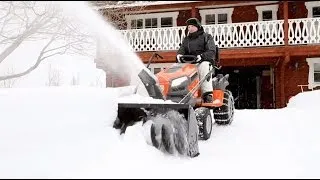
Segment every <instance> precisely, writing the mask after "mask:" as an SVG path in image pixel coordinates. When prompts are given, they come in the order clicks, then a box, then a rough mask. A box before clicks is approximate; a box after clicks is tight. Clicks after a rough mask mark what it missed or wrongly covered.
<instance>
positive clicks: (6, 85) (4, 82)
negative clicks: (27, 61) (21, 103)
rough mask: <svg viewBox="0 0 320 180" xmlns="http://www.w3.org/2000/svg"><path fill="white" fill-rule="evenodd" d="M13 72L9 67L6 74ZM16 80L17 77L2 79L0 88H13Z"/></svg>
mask: <svg viewBox="0 0 320 180" xmlns="http://www.w3.org/2000/svg"><path fill="white" fill-rule="evenodd" d="M14 73H15V70H14V68H13V67H12V68H9V69H8V70H7V72H6V74H7V75H12V74H14ZM17 80H18V79H17V78H13V79H6V80H2V81H0V88H13V86H14V85H15V84H16V82H17Z"/></svg>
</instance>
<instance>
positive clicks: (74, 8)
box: [56, 1, 146, 85]
mask: <svg viewBox="0 0 320 180" xmlns="http://www.w3.org/2000/svg"><path fill="white" fill-rule="evenodd" d="M56 3H57V5H58V6H59V7H61V8H62V9H63V13H64V15H66V16H71V17H72V18H73V19H75V20H76V21H78V22H80V23H82V24H83V25H84V26H85V28H86V29H88V30H89V32H90V33H91V34H92V36H93V37H94V38H95V39H96V42H97V54H98V56H97V57H96V58H98V59H99V61H101V62H102V63H103V64H104V67H106V68H108V69H107V70H109V71H111V72H112V73H113V74H118V75H120V77H124V78H127V79H126V80H128V82H130V84H131V85H138V84H139V83H141V81H140V79H139V77H138V74H139V72H140V71H141V70H142V69H146V67H145V66H144V64H143V62H142V61H141V59H140V58H139V57H138V56H137V55H136V54H135V53H134V52H133V51H132V50H131V47H130V46H129V44H128V43H127V42H126V41H125V39H124V38H123V36H122V35H121V33H120V32H119V30H117V29H116V28H114V27H113V26H112V25H111V24H110V23H108V22H107V21H106V20H104V19H103V17H102V16H101V15H100V14H98V12H96V11H95V10H94V9H93V8H92V7H91V6H90V4H88V3H87V2H81V1H72V2H71V1H70V2H68V1H66V2H61V1H60V2H56Z"/></svg>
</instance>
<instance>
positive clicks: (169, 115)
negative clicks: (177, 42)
mask: <svg viewBox="0 0 320 180" xmlns="http://www.w3.org/2000/svg"><path fill="white" fill-rule="evenodd" d="M155 55H157V56H159V57H161V56H160V55H158V54H155ZM153 57H154V56H153ZM195 58H196V57H194V56H187V55H184V56H182V57H181V59H180V60H181V62H183V63H175V64H173V65H172V66H170V67H168V68H166V69H165V70H162V71H160V72H159V73H157V74H156V75H155V77H156V78H154V76H152V75H150V73H151V72H150V71H148V69H147V68H146V69H143V70H141V72H140V73H139V75H138V76H139V78H140V79H141V81H142V83H143V84H144V87H145V88H146V90H147V92H148V93H149V96H150V97H152V98H154V99H161V100H163V103H162V102H161V103H159V101H155V102H150V103H119V104H118V116H117V119H116V121H115V122H114V128H116V129H121V133H125V130H126V128H127V127H128V126H130V125H133V124H134V123H135V122H138V121H143V125H146V124H149V127H150V128H149V129H148V131H149V133H150V141H148V142H149V143H150V144H151V145H153V146H154V147H156V148H158V149H160V150H162V151H163V152H166V153H169V154H180V155H188V156H191V157H195V156H197V155H199V149H198V139H202V140H207V139H209V138H210V136H211V132H212V127H213V124H214V123H216V124H218V125H228V124H231V122H232V120H233V115H234V100H233V96H232V93H231V92H230V91H229V90H227V89H226V86H228V84H229V83H228V77H229V75H225V76H223V75H222V74H218V75H216V76H214V75H213V72H214V70H215V69H219V67H216V66H214V67H213V68H212V70H211V71H210V72H209V73H208V74H207V75H206V77H204V78H203V79H200V78H199V73H198V68H197V65H196V64H192V62H193V61H194V60H195ZM216 58H218V56H217V57H216ZM149 64H150V61H149ZM209 76H212V77H213V78H212V85H213V89H214V90H213V92H212V95H213V102H211V103H204V102H203V98H202V94H201V91H200V86H201V84H202V83H203V82H204V81H205V80H207V79H208V78H209ZM168 101H170V103H168Z"/></svg>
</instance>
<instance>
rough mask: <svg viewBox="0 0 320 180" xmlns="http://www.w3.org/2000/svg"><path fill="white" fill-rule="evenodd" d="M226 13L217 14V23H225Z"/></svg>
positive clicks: (226, 19) (226, 20) (226, 21)
mask: <svg viewBox="0 0 320 180" xmlns="http://www.w3.org/2000/svg"><path fill="white" fill-rule="evenodd" d="M227 23H228V14H218V24H227Z"/></svg>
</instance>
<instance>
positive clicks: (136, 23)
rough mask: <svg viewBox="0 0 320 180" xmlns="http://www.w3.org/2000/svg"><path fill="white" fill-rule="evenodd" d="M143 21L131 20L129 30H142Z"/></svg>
mask: <svg viewBox="0 0 320 180" xmlns="http://www.w3.org/2000/svg"><path fill="white" fill-rule="evenodd" d="M142 25H143V20H142V19H134V20H131V28H132V29H142V27H143V26H142Z"/></svg>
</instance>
